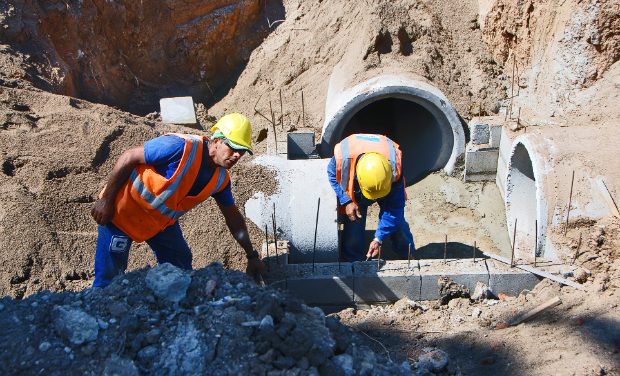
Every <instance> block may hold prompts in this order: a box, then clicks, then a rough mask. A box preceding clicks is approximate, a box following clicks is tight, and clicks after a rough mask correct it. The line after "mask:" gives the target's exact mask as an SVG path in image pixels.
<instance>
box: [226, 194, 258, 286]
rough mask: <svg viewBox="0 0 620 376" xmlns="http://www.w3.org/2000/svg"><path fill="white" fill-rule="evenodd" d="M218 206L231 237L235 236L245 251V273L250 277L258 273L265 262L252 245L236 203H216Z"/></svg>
mask: <svg viewBox="0 0 620 376" xmlns="http://www.w3.org/2000/svg"><path fill="white" fill-rule="evenodd" d="M218 207H219V208H220V211H221V212H222V214H223V215H224V219H225V220H226V226H228V230H230V233H231V234H232V236H233V238H235V240H236V241H237V243H239V245H240V246H241V248H243V250H244V251H245V256H246V258H247V259H248V266H247V269H246V273H248V275H250V276H251V277H255V276H256V274H257V273H260V272H262V271H263V269H265V264H264V263H263V261H262V260H261V259H260V256H259V255H258V254H257V252H256V251H254V248H253V247H252V242H251V241H250V234H249V233H248V228H247V226H246V225H245V218H244V217H243V215H242V214H241V212H240V211H239V208H237V205H234V204H232V205H228V206H224V205H221V204H219V203H218Z"/></svg>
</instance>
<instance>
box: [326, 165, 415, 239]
mask: <svg viewBox="0 0 620 376" xmlns="http://www.w3.org/2000/svg"><path fill="white" fill-rule="evenodd" d="M327 176H328V177H329V184H331V186H332V188H333V189H334V192H336V197H337V198H338V204H339V205H343V206H344V205H346V204H348V203H349V202H351V201H353V200H352V199H351V197H349V195H347V192H345V191H344V190H343V189H342V187H341V186H340V184H338V181H337V180H336V158H334V157H332V159H331V160H330V161H329V164H328V165H327ZM354 179H355V180H354V183H353V191H354V194H355V200H356V201H357V204H358V205H359V206H370V205H372V204H373V203H374V202H375V201H374V200H369V199H367V198H366V197H364V195H363V194H362V191H361V190H360V186H359V183H358V182H357V175H356V176H355V178H354ZM405 198H406V195H405V180H404V179H403V178H402V176H401V178H400V179H398V181H396V182H394V183H392V188H391V190H390V193H388V195H387V196H385V197H383V198H380V199H378V200H376V202H377V203H378V204H379V207H380V208H381V210H380V212H379V225H378V226H377V230H376V231H375V238H377V239H379V240H381V241H383V240H384V239H385V238H386V237H387V236H388V235H390V234H392V233H394V232H396V230H398V229H399V228H400V226H401V224H402V223H403V222H404V221H405Z"/></svg>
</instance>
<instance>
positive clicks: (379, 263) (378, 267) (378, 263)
mask: <svg viewBox="0 0 620 376" xmlns="http://www.w3.org/2000/svg"><path fill="white" fill-rule="evenodd" d="M379 269H381V246H379V255H377V271H379Z"/></svg>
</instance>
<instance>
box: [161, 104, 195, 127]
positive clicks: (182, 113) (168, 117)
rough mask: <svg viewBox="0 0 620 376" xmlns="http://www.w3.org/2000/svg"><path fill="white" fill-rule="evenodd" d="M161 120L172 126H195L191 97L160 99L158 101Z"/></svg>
mask: <svg viewBox="0 0 620 376" xmlns="http://www.w3.org/2000/svg"><path fill="white" fill-rule="evenodd" d="M159 107H160V109H161V120H162V122H164V123H172V124H196V112H195V110H194V100H193V99H192V97H173V98H162V99H160V100H159Z"/></svg>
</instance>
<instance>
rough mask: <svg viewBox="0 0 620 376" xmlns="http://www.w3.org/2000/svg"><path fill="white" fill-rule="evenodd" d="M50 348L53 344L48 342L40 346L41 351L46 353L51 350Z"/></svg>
mask: <svg viewBox="0 0 620 376" xmlns="http://www.w3.org/2000/svg"><path fill="white" fill-rule="evenodd" d="M50 347H52V344H51V343H49V342H47V341H43V342H41V344H39V351H41V352H46V351H47V350H49V349H50Z"/></svg>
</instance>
